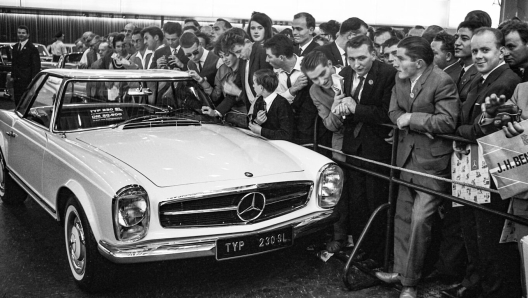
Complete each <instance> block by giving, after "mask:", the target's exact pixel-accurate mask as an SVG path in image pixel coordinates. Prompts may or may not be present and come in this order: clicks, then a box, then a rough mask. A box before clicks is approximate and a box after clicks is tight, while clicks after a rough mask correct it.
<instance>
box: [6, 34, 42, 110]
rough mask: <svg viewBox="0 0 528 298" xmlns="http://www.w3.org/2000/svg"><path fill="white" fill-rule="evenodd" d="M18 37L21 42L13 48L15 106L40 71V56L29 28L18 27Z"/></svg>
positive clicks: (12, 72) (12, 73) (12, 76)
mask: <svg viewBox="0 0 528 298" xmlns="http://www.w3.org/2000/svg"><path fill="white" fill-rule="evenodd" d="M17 36H18V40H19V42H17V43H16V44H15V45H14V46H13V62H12V65H11V67H12V70H11V78H12V80H13V81H14V82H13V87H14V89H15V90H14V93H15V94H14V95H15V104H16V105H18V103H19V101H20V98H21V97H22V94H24V91H26V88H27V87H28V86H29V83H31V80H32V79H33V78H34V77H35V75H37V73H38V72H39V71H40V56H39V52H38V50H37V47H35V46H34V45H33V44H32V43H31V41H29V40H28V38H29V29H28V27H26V26H24V25H21V26H18V29H17Z"/></svg>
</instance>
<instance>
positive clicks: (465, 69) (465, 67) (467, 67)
mask: <svg viewBox="0 0 528 298" xmlns="http://www.w3.org/2000/svg"><path fill="white" fill-rule="evenodd" d="M473 64H475V63H472V64H470V65H468V66H464V67H462V68H463V69H464V72H467V71H468V69H469V68H471V66H473Z"/></svg>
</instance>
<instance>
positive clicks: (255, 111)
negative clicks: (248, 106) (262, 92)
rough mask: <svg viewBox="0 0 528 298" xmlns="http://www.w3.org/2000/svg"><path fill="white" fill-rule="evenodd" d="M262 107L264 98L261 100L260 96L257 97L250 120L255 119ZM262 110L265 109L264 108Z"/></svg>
mask: <svg viewBox="0 0 528 298" xmlns="http://www.w3.org/2000/svg"><path fill="white" fill-rule="evenodd" d="M264 105H265V103H264V98H262V96H259V97H258V98H257V100H255V104H254V105H253V118H252V119H257V114H258V111H260V110H262V109H263V107H264ZM264 110H266V109H265V108H264Z"/></svg>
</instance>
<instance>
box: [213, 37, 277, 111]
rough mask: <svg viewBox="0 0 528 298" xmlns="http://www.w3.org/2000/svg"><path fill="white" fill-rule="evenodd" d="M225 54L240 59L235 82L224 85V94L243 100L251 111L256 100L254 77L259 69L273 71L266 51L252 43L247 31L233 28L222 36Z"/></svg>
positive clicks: (220, 39) (222, 46)
mask: <svg viewBox="0 0 528 298" xmlns="http://www.w3.org/2000/svg"><path fill="white" fill-rule="evenodd" d="M217 42H219V43H220V48H221V49H222V52H224V53H233V54H235V55H236V56H237V58H239V59H240V61H239V63H238V71H237V75H236V78H235V80H234V81H227V82H225V83H224V92H225V93H226V94H229V95H232V97H231V98H233V99H236V100H237V101H240V100H242V101H243V102H244V103H245V104H246V107H247V110H249V108H250V106H251V105H252V104H253V103H254V102H255V100H256V93H255V90H254V88H253V75H254V74H255V71H257V70H259V69H265V68H267V69H271V68H272V67H271V65H269V63H268V62H266V51H265V50H264V48H262V46H261V45H260V44H259V43H258V42H251V40H249V37H248V36H247V33H246V31H244V30H243V29H241V28H232V29H230V30H229V31H227V32H225V33H224V34H222V35H221V36H220V37H219V39H218V41H217Z"/></svg>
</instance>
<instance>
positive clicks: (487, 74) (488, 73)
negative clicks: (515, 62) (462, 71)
mask: <svg viewBox="0 0 528 298" xmlns="http://www.w3.org/2000/svg"><path fill="white" fill-rule="evenodd" d="M505 63H506V62H504V61H502V62H501V63H499V65H497V66H496V67H495V68H494V69H492V70H490V71H488V72H487V73H485V74H482V78H483V79H484V80H482V82H484V81H485V80H486V78H487V77H488V76H489V75H490V73H492V72H493V71H494V70H495V69H497V68H499V67H501V66H502V65H504V64H505Z"/></svg>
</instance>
